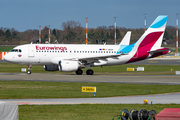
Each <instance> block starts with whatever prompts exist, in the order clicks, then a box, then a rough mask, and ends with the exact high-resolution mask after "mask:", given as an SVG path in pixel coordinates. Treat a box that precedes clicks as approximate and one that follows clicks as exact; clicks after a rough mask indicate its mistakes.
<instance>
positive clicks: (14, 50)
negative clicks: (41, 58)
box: [11, 49, 22, 52]
mask: <svg viewBox="0 0 180 120" xmlns="http://www.w3.org/2000/svg"><path fill="white" fill-rule="evenodd" d="M11 52H22V50H21V49H12V50H11Z"/></svg>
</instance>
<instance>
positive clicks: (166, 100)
mask: <svg viewBox="0 0 180 120" xmlns="http://www.w3.org/2000/svg"><path fill="white" fill-rule="evenodd" d="M0 79H1V80H23V81H52V82H107V83H132V84H167V85H172V84H174V85H180V76H178V75H93V76H87V75H80V76H78V75H72V74H69V75H67V74H64V75H62V74H52V73H51V74H50V73H48V74H42V73H39V74H38V73H33V74H31V75H27V74H26V73H14V74H12V73H0ZM144 99H147V100H148V101H149V103H150V102H151V101H152V103H153V104H170V103H175V104H180V93H174V94H159V95H143V96H123V97H107V98H96V97H94V98H68V99H7V100H5V99H0V101H4V102H13V103H18V104H19V105H24V104H29V105H50V104H143V100H144Z"/></svg>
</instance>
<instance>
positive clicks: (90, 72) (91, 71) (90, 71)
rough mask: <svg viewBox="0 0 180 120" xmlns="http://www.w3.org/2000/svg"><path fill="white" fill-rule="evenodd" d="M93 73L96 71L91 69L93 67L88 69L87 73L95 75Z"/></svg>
mask: <svg viewBox="0 0 180 120" xmlns="http://www.w3.org/2000/svg"><path fill="white" fill-rule="evenodd" d="M93 73H94V71H93V70H91V69H89V70H87V71H86V74H87V75H93Z"/></svg>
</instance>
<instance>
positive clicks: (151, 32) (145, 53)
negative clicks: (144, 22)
mask: <svg viewBox="0 0 180 120" xmlns="http://www.w3.org/2000/svg"><path fill="white" fill-rule="evenodd" d="M167 18H168V16H158V17H157V18H156V20H155V21H154V22H153V23H152V24H151V26H150V27H149V28H148V29H147V31H146V32H145V33H144V34H143V35H142V36H141V38H140V39H139V40H138V41H137V42H136V43H135V44H134V48H133V50H134V51H136V52H135V53H134V56H133V57H132V58H131V59H130V60H129V61H128V62H127V63H129V62H135V61H139V60H143V59H146V58H148V57H152V56H153V54H154V53H156V54H157V53H158V49H161V47H160V46H161V43H162V38H163V35H164V30H165V27H166V23H167ZM164 50H165V51H166V52H169V49H168V50H167V48H165V49H164ZM151 51H154V53H153V52H151ZM159 52H160V53H159V54H157V56H158V55H161V54H164V53H163V52H162V50H161V51H159ZM150 53H151V55H150ZM153 57H155V56H153Z"/></svg>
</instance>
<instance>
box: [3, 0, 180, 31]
mask: <svg viewBox="0 0 180 120" xmlns="http://www.w3.org/2000/svg"><path fill="white" fill-rule="evenodd" d="M176 13H180V0H1V2H0V16H1V17H0V27H6V28H15V29H16V30H18V31H20V32H22V31H25V30H27V29H39V27H38V26H42V27H45V26H47V25H50V26H51V29H53V28H57V29H62V28H61V25H62V22H67V21H70V20H73V21H78V22H80V23H81V25H82V26H83V27H85V26H86V19H85V18H86V17H88V18H89V21H88V27H89V28H97V27H98V26H107V27H108V26H111V25H114V20H113V19H112V18H113V17H117V26H118V27H125V28H144V14H148V16H147V26H149V25H150V24H151V23H152V22H153V21H154V19H155V18H156V17H157V16H158V15H168V16H169V18H168V24H167V25H171V26H176V16H175V14H176Z"/></svg>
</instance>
